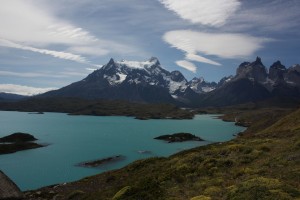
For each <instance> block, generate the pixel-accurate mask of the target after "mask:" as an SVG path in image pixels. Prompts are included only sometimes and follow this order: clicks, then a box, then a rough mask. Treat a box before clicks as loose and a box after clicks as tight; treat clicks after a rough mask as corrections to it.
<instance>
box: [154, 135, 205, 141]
mask: <svg viewBox="0 0 300 200" xmlns="http://www.w3.org/2000/svg"><path fill="white" fill-rule="evenodd" d="M154 139H157V140H165V141H167V142H168V143H173V142H184V141H204V140H203V139H202V138H200V137H198V136H195V135H193V134H191V133H174V134H172V135H161V136H158V137H156V138H154Z"/></svg>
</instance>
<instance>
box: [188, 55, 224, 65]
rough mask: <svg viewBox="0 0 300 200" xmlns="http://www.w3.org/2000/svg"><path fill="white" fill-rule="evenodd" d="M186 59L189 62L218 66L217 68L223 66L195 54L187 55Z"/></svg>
mask: <svg viewBox="0 0 300 200" xmlns="http://www.w3.org/2000/svg"><path fill="white" fill-rule="evenodd" d="M185 58H186V59H187V60H191V61H197V62H202V63H208V64H211V65H217V66H220V65H221V64H220V63H218V62H215V61H213V60H210V59H207V58H204V57H203V56H199V55H195V54H192V53H188V54H186V55H185Z"/></svg>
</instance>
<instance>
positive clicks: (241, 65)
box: [239, 62, 250, 67]
mask: <svg viewBox="0 0 300 200" xmlns="http://www.w3.org/2000/svg"><path fill="white" fill-rule="evenodd" d="M248 65H250V62H242V63H241V64H240V65H239V67H246V66H248Z"/></svg>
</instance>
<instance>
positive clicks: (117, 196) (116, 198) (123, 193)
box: [112, 186, 131, 200]
mask: <svg viewBox="0 0 300 200" xmlns="http://www.w3.org/2000/svg"><path fill="white" fill-rule="evenodd" d="M130 190H131V187H130V186H126V187H123V188H122V189H121V190H119V191H118V192H117V193H116V194H115V196H114V197H113V198H112V200H122V198H124V196H126V195H127V194H128V193H129V192H130Z"/></svg>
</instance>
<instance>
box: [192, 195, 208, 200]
mask: <svg viewBox="0 0 300 200" xmlns="http://www.w3.org/2000/svg"><path fill="white" fill-rule="evenodd" d="M190 200H211V198H210V197H207V196H204V195H200V196H196V197H193V198H191V199H190Z"/></svg>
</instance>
